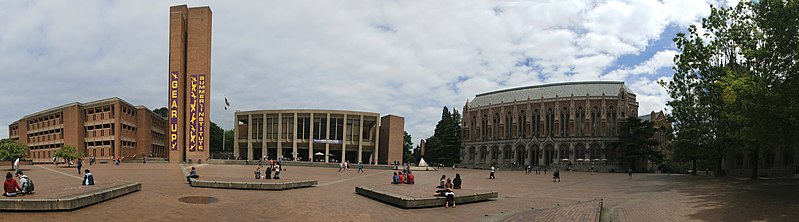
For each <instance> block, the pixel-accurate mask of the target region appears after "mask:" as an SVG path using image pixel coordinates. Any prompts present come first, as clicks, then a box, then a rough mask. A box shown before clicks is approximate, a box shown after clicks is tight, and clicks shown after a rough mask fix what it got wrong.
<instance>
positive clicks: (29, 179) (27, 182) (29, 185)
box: [25, 178, 34, 193]
mask: <svg viewBox="0 0 799 222" xmlns="http://www.w3.org/2000/svg"><path fill="white" fill-rule="evenodd" d="M25 183H26V184H27V186H26V187H25V188H26V189H27V190H25V192H26V193H30V192H33V190H34V188H33V180H31V178H28V181H26V182H25Z"/></svg>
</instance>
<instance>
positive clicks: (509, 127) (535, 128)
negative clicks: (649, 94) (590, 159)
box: [465, 106, 624, 140]
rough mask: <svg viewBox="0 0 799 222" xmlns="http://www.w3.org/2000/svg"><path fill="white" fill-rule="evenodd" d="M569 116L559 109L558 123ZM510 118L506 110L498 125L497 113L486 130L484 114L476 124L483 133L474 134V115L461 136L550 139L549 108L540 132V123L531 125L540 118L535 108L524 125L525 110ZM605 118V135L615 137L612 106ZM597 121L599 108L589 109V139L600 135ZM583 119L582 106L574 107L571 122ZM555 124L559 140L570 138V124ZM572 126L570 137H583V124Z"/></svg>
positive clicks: (552, 116) (551, 120)
mask: <svg viewBox="0 0 799 222" xmlns="http://www.w3.org/2000/svg"><path fill="white" fill-rule="evenodd" d="M570 114H571V113H570V112H569V108H567V107H563V108H562V109H561V111H560V119H561V120H566V119H569V118H571V115H570ZM514 117H515V116H514V114H513V112H512V111H508V113H507V115H506V116H505V121H504V122H500V114H499V113H495V114H494V117H493V120H492V121H491V123H492V124H491V125H490V127H491V128H490V129H489V128H488V127H489V119H488V115H487V114H484V115H483V117H482V118H481V121H480V129H483V130H482V131H478V129H477V116H472V119H471V124H470V126H471V128H470V129H471V130H470V131H469V130H467V131H466V132H465V134H467V135H465V136H466V137H467V139H472V137H473V135H477V136H478V137H477V138H482V140H487V139H488V138H494V137H499V136H504V138H506V139H510V138H512V137H519V135H521V137H522V138H527V137H528V135H530V133H531V131H532V135H537V136H542V134H545V135H548V136H554V135H555V112H554V110H553V109H552V108H548V109H547V110H546V113H545V115H544V117H543V119H544V124H543V129H542V127H541V124H532V123H540V122H541V119H542V118H541V115H540V113H539V110H538V109H534V110H533V113H532V115H531V117H532V122H528V121H527V117H528V116H527V114H526V113H525V110H521V111H519V114H518V118H514ZM607 117H608V124H607V131H606V132H607V135H609V136H615V135H616V133H617V132H616V128H617V122H618V121H617V119H618V118H617V116H616V109H615V108H614V107H613V106H610V107H608V109H607ZM621 117H622V118H624V112H623V111H622V112H621ZM600 118H601V113H600V111H599V107H598V106H594V107H593V108H592V110H591V125H590V127H591V129H592V130H591V136H600V135H599V134H600V131H599V121H600ZM514 119H516V120H517V122H516V123H514ZM585 120H586V119H585V111H584V110H583V107H582V106H579V107H577V112H576V113H575V121H576V122H577V123H585ZM518 123H524V124H518ZM500 124H504V126H505V128H504V132H500V130H501V129H500V128H499V127H498V126H499V125H500ZM558 125H559V126H558V129H559V133H560V134H559V136H562V137H568V136H570V135H569V134H570V133H571V130H570V129H569V125H570V124H569V121H560V123H559V124H558ZM514 126H515V127H514ZM528 126H529V127H530V128H531V129H530V130H529V131H528V129H527V127H528ZM575 126H576V129H575V130H574V133H575V134H576V135H574V136H578V137H579V136H586V135H585V129H584V125H583V124H575ZM500 133H504V134H503V135H500ZM492 135H493V137H492ZM477 138H475V139H477Z"/></svg>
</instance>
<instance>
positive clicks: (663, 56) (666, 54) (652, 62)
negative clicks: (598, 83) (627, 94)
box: [602, 50, 679, 79]
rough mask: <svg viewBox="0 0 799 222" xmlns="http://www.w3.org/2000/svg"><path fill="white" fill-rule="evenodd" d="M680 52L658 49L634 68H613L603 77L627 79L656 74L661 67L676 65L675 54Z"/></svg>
mask: <svg viewBox="0 0 799 222" xmlns="http://www.w3.org/2000/svg"><path fill="white" fill-rule="evenodd" d="M678 53H679V52H677V51H674V50H663V51H658V52H656V53H655V55H653V56H652V57H651V58H649V60H646V61H645V62H643V63H641V64H638V65H636V66H635V67H633V68H621V69H617V70H613V71H611V72H609V73H608V74H605V75H603V76H602V78H603V79H626V78H627V77H629V76H631V75H638V74H655V72H657V71H658V70H659V69H662V68H671V67H673V66H674V56H675V55H677V54H678Z"/></svg>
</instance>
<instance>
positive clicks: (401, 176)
mask: <svg viewBox="0 0 799 222" xmlns="http://www.w3.org/2000/svg"><path fill="white" fill-rule="evenodd" d="M397 174H398V175H399V183H403V182H405V175H404V174H402V172H397Z"/></svg>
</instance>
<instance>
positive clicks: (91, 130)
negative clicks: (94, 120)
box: [84, 123, 114, 137]
mask: <svg viewBox="0 0 799 222" xmlns="http://www.w3.org/2000/svg"><path fill="white" fill-rule="evenodd" d="M84 133H86V137H98V136H113V135H114V124H110V123H107V124H98V125H92V126H86V127H84Z"/></svg>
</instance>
